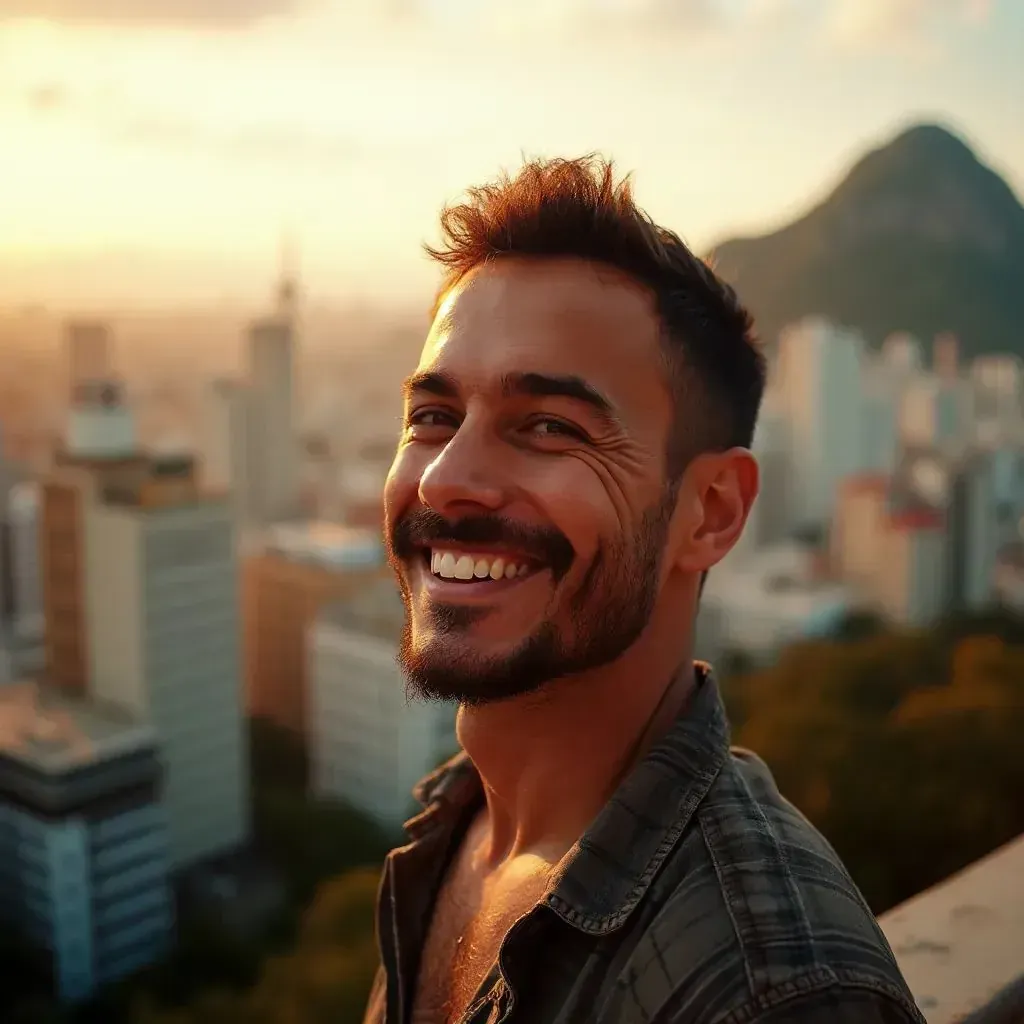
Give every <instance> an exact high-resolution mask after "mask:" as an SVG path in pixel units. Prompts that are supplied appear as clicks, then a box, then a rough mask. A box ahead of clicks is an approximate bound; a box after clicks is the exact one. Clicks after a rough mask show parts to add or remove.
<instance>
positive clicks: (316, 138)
mask: <svg viewBox="0 0 1024 1024" xmlns="http://www.w3.org/2000/svg"><path fill="white" fill-rule="evenodd" d="M112 135H113V136H114V138H115V139H117V140H118V141H120V142H126V143H129V144H130V145H138V146H169V147H172V148H194V149H197V150H200V151H203V152H206V153H210V154H213V155H215V156H223V157H229V158H234V159H240V160H251V161H254V162H257V163H262V162H265V161H271V162H274V161H282V162H284V161H287V162H289V163H291V162H294V163H297V164H301V163H310V162H327V163H337V162H339V161H342V162H344V161H349V160H352V159H355V158H357V157H359V156H360V155H362V147H360V146H359V145H358V144H357V143H356V142H355V141H354V140H353V139H351V138H350V137H348V136H345V135H341V134H332V133H317V132H311V131H307V130H305V129H303V128H299V127H295V126H292V125H288V124H264V125H254V126H252V127H248V128H240V129H235V130H232V131H218V130H215V129H214V128H212V127H209V126H206V125H204V124H201V123H200V122H199V121H195V120H191V119H188V118H184V117H177V116H173V115H166V116H165V115H159V114H147V115H140V116H135V117H130V118H127V119H125V120H124V121H121V122H120V123H118V124H116V125H115V126H113V128H112Z"/></svg>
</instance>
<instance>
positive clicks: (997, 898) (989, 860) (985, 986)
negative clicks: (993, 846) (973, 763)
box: [880, 835, 1024, 1024]
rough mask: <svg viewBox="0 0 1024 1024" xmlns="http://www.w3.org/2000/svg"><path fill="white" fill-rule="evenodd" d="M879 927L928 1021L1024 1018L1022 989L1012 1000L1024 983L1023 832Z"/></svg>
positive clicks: (895, 912)
mask: <svg viewBox="0 0 1024 1024" xmlns="http://www.w3.org/2000/svg"><path fill="white" fill-rule="evenodd" d="M880 924H881V926H882V930H883V931H884V932H885V935H886V938H888V940H889V944H890V945H891V946H892V949H893V952H894V953H895V954H896V959H897V960H898V961H899V965H900V969H901V970H902V971H903V975H904V977H905V978H906V979H907V984H908V985H909V986H910V990H911V991H912V992H913V993H914V998H915V999H916V1000H917V1002H918V1005H919V1006H920V1007H921V1011H922V1012H923V1013H924V1015H925V1017H926V1018H927V1020H928V1024H953V1022H954V1021H961V1020H963V1019H964V1016H965V1015H966V1014H970V1013H978V1017H977V1018H974V1017H972V1018H970V1019H971V1020H972V1021H974V1020H978V1021H989V1020H992V1021H993V1022H994V1021H997V1020H998V1021H1011V1020H1012V1021H1015V1022H1016V1021H1018V1020H1021V1019H1024V1006H1022V1005H1021V1002H1024V991H1016V996H1017V997H1019V998H1020V1002H1017V1001H1016V1000H1012V999H1011V998H1010V995H1011V994H1012V992H1013V990H1014V987H1015V986H1017V987H1019V986H1021V985H1022V984H1024V835H1022V836H1018V838H1017V839H1015V840H1014V841H1013V842H1011V843H1008V844H1007V845H1006V846H1003V847H1001V848H1000V849H998V850H996V851H995V852H994V853H991V854H989V855H988V856H987V857H984V858H982V859H981V860H979V861H975V863H973V864H972V865H970V867H968V868H966V869H965V870H963V871H961V872H960V873H959V874H956V875H953V876H952V877H951V878H948V879H946V880H945V881H944V882H941V883H939V885H936V886H934V887H933V888H931V889H927V890H926V891H925V892H923V893H919V894H918V895H917V896H915V897H913V899H910V900H908V901H907V902H906V903H903V904H901V905H900V906H898V907H896V908H895V909H894V910H891V911H889V913H887V914H883V915H882V918H881V921H880ZM1011 1002H1013V1003H1015V1005H1014V1006H1013V1007H1012V1009H1013V1010H1015V1011H1016V1013H1017V1016H1013V1015H1012V1014H1011V1012H1010V1011H1011V1007H1010V1003H1011ZM997 1006H998V1009H999V1013H998V1014H997V1013H996V1012H995V1010H996V1007H997ZM986 1007H991V1010H990V1012H989V1013H985V1012H984V1010H985V1008H986Z"/></svg>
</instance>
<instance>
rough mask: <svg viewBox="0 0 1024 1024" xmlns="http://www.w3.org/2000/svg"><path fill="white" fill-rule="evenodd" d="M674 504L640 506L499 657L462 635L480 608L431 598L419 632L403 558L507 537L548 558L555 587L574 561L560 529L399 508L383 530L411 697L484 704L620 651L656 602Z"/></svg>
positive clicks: (532, 690) (668, 498) (534, 689)
mask: <svg viewBox="0 0 1024 1024" xmlns="http://www.w3.org/2000/svg"><path fill="white" fill-rule="evenodd" d="M673 505H674V494H666V495H665V498H664V499H663V500H662V501H661V502H659V503H658V504H657V505H655V506H653V507H652V508H650V509H648V510H647V512H646V513H645V514H644V516H643V518H642V520H641V523H640V525H639V527H638V528H637V530H636V531H635V533H634V534H633V536H631V537H624V538H620V539H619V540H618V541H617V542H615V543H613V544H610V545H606V546H603V547H599V548H598V550H597V551H596V553H595V555H594V557H593V559H592V560H591V563H590V565H589V566H588V567H587V571H586V572H585V573H584V575H583V578H582V579H581V581H580V584H579V586H578V588H577V589H576V591H575V592H574V593H572V594H571V595H568V596H567V597H566V599H565V600H564V601H562V602H560V603H558V604H553V605H552V606H551V607H550V608H549V609H548V614H547V615H545V620H544V621H543V622H542V624H541V625H540V626H538V627H537V629H536V630H534V631H533V632H532V633H530V634H529V635H527V636H525V637H523V639H522V640H521V641H520V642H519V643H518V644H516V645H515V646H514V647H513V648H512V649H511V650H510V651H506V652H505V653H503V654H502V655H500V656H494V655H492V656H488V655H484V654H481V653H479V652H477V651H475V650H474V649H473V647H472V645H471V644H470V643H467V642H466V640H465V639H464V636H465V634H466V632H467V631H468V630H469V629H471V628H472V626H473V624H474V623H475V622H477V621H479V619H480V618H481V617H483V616H485V615H487V614H488V611H487V609H480V608H465V607H461V606H453V605H441V604H437V603H431V604H429V605H427V606H426V607H421V608H420V609H419V610H420V613H421V614H422V615H424V616H425V617H427V618H428V621H429V627H430V628H429V634H428V638H427V639H425V640H424V639H420V638H418V637H417V635H416V634H417V630H416V629H414V626H413V614H414V609H413V603H414V598H413V595H412V593H411V592H410V590H409V586H408V583H407V582H406V580H405V575H404V573H403V572H402V571H401V566H402V561H403V560H407V559H409V558H411V557H417V556H419V553H420V551H421V550H422V549H421V545H423V544H430V543H436V542H441V541H448V542H450V543H455V544H459V543H462V544H465V545H466V546H471V545H472V542H473V541H478V542H484V541H486V542H492V543H501V542H508V543H510V544H511V545H512V546H514V547H517V548H518V549H519V550H522V551H524V552H528V553H530V554H532V555H535V556H536V557H538V560H539V561H541V562H542V563H543V564H546V565H547V566H548V567H549V570H550V571H551V573H552V580H553V586H554V588H555V589H556V593H557V588H558V584H559V583H560V582H561V580H562V579H564V577H565V576H566V574H567V573H568V570H569V568H570V567H571V565H572V564H573V561H574V555H573V550H572V546H571V545H570V544H569V542H568V540H567V539H566V538H565V537H564V536H563V535H562V534H561V533H560V532H558V531H554V530H532V529H531V530H527V529H526V528H524V527H522V526H521V525H519V524H515V523H511V522H508V521H505V520H502V519H500V518H496V517H492V516H488V517H477V518H473V519H471V520H466V519H463V520H459V521H458V522H453V523H449V522H448V521H447V520H445V519H444V518H443V517H441V516H439V515H437V513H435V512H433V511H431V510H429V509H425V510H418V511H416V512H413V513H411V514H410V515H408V516H405V517H403V519H402V520H400V521H399V522H397V523H396V524H395V526H394V528H393V530H392V531H391V533H390V536H389V538H388V558H389V561H390V562H391V565H392V568H393V569H394V571H395V575H396V577H397V579H398V585H399V590H400V592H401V595H402V600H403V602H404V604H405V624H404V626H403V628H402V634H401V639H400V642H399V648H398V655H397V660H398V663H399V665H400V667H401V668H402V671H403V673H404V674H405V677H406V682H407V689H408V692H409V694H410V696H415V697H420V698H425V699H428V700H439V701H455V702H458V703H459V704H463V705H479V704H488V703H492V702H495V701H502V700H510V699H512V698H515V697H522V696H525V695H528V694H536V693H538V692H539V691H541V690H542V689H543V688H544V687H545V686H546V685H547V684H548V683H549V682H551V681H552V680H555V679H560V678H563V677H566V676H572V675H577V674H579V673H582V672H586V671H589V670H593V669H596V668H600V667H601V666H603V665H607V664H609V663H611V662H613V661H615V660H616V659H618V658H619V657H620V656H621V655H622V654H624V653H625V652H626V650H628V649H629V648H630V647H631V646H632V645H633V644H634V643H635V642H636V640H637V638H638V637H639V636H640V634H641V633H642V632H643V630H644V628H645V627H646V626H647V623H648V622H649V620H650V617H651V614H652V612H653V610H654V605H655V601H656V599H657V594H658V579H659V573H660V569H661V557H662V552H663V550H664V546H665V540H666V536H667V533H668V523H669V519H670V517H671V513H672V508H673Z"/></svg>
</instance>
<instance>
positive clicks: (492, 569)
mask: <svg viewBox="0 0 1024 1024" xmlns="http://www.w3.org/2000/svg"><path fill="white" fill-rule="evenodd" d="M430 571H431V572H432V573H434V575H436V576H442V577H444V578H445V579H456V580H467V581H469V580H473V579H478V580H485V579H487V578H488V577H490V579H492V580H502V579H506V580H511V579H515V578H516V577H517V576H526V575H527V574H528V573H529V572H530V567H529V566H528V565H525V564H524V565H517V564H516V563H515V562H508V561H506V560H505V559H504V558H501V557H498V558H495V559H494V560H493V561H492V560H491V559H490V558H488V557H486V556H484V555H456V554H455V553H454V552H452V551H432V552H431V553H430Z"/></svg>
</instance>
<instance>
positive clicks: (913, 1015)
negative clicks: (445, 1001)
mask: <svg viewBox="0 0 1024 1024" xmlns="http://www.w3.org/2000/svg"><path fill="white" fill-rule="evenodd" d="M696 674H697V686H696V690H695V692H694V694H693V697H692V699H691V700H690V702H689V704H688V705H687V707H686V709H685V710H684V712H683V713H682V714H681V715H680V717H679V718H678V719H677V721H676V722H675V724H674V726H673V727H672V728H671V730H670V731H669V733H668V734H667V735H666V736H665V737H664V739H662V740H661V741H660V742H659V743H658V744H657V745H656V746H655V747H653V748H652V749H651V751H650V752H649V753H648V754H647V755H646V757H645V758H644V759H643V760H642V761H640V762H639V763H638V764H637V766H636V767H635V768H634V769H633V770H632V771H631V772H630V774H629V775H628V776H627V777H626V779H625V780H624V781H623V783H622V784H621V785H620V787H619V789H618V790H617V791H616V792H615V794H614V795H613V796H612V798H611V800H610V801H609V802H608V804H607V805H606V806H605V808H604V809H603V811H602V812H601V813H600V814H599V815H598V817H597V818H596V820H595V821H594V823H593V825H592V826H591V827H590V829H589V830H588V831H587V832H586V834H585V835H583V836H582V838H581V839H580V840H579V842H578V843H577V844H576V846H575V847H574V848H573V850H572V851H571V852H570V854H569V856H568V858H567V859H566V861H565V863H564V867H563V869H562V871H561V873H560V874H559V875H558V876H557V877H555V878H554V879H553V880H552V882H551V883H550V885H549V887H548V889H547V891H546V892H545V894H544V896H543V897H542V898H541V900H540V901H539V902H538V904H537V905H536V906H535V907H534V908H533V909H532V910H531V911H530V912H529V913H528V914H526V915H525V916H523V917H521V918H520V919H519V920H518V921H517V922H516V923H515V924H514V925H513V926H512V928H511V929H510V931H509V932H508V934H507V935H506V936H505V939H504V941H503V942H502V945H501V949H500V953H499V955H498V958H497V961H496V962H495V964H494V966H493V967H492V969H491V971H490V974H489V975H488V976H487V978H486V979H485V981H484V983H483V984H482V985H481V987H480V989H479V991H478V993H477V996H476V998H475V999H474V1000H473V1001H472V1003H471V1004H470V1006H469V1008H468V1010H467V1011H466V1013H465V1015H464V1016H463V1018H462V1022H463V1024H485V1022H486V1024H498V1022H503V1024H570V1022H572V1024H582V1022H587V1024H590V1022H593V1024H811V1022H815V1024H817V1022H821V1024H826V1022H828V1024H911V1022H913V1024H924V1018H923V1017H922V1015H921V1013H920V1011H919V1010H918V1008H917V1007H916V1005H915V1004H914V1000H913V998H912V997H911V995H910V992H909V991H908V989H907V986H906V983H905V982H904V980H903V977H902V976H901V974H900V971H899V968H898V967H897V965H896V961H895V959H894V958H893V954H892V950H891V949H890V948H889V945H888V943H887V942H886V940H885V937H884V936H883V934H882V932H881V930H880V928H879V927H878V924H877V923H876V921H875V918H874V916H873V915H872V913H871V911H870V910H869V909H868V907H867V905H866V903H865V902H864V898H863V897H862V896H861V894H860V892H859V890H858V889H857V887H856V885H854V883H853V881H852V879H851V878H850V876H849V874H848V873H847V871H846V869H845V868H844V867H843V865H842V863H841V862H840V860H839V857H838V856H837V855H836V853H835V851H834V850H833V849H832V847H831V846H829V844H828V843H827V842H826V841H825V839H824V838H823V837H822V836H821V834H820V833H818V832H817V831H816V830H815V828H814V827H813V826H812V825H811V824H810V822H808V821H807V819H806V818H804V817H803V815H802V814H800V812H799V811H798V810H797V809H796V808H795V807H793V806H792V804H790V803H788V802H787V801H786V800H785V799H784V798H783V797H782V796H781V795H780V794H779V791H778V789H777V788H776V786H775V783H774V780H773V779H772V776H771V774H770V772H769V771H768V769H767V767H766V766H765V764H764V763H763V762H762V761H761V760H759V759H758V758H757V757H756V756H754V755H753V754H751V753H749V752H747V751H743V750H739V749H736V748H733V749H730V747H729V733H728V726H727V723H726V718H725V712H724V709H723V707H722V702H721V698H720V695H719V691H718V686H717V684H716V682H715V679H714V677H713V675H712V674H711V672H710V670H709V669H708V668H707V667H706V666H702V665H698V666H697V667H696ZM415 792H416V796H417V799H418V800H419V801H420V802H421V803H422V804H423V805H424V810H423V812H422V813H421V814H419V815H417V817H415V818H413V819H412V821H410V822H408V823H407V824H406V830H407V832H408V836H409V843H408V844H407V845H406V846H403V847H401V848H400V849H397V850H394V851H392V853H391V854H389V856H388V858H387V861H386V864H385V868H384V876H383V879H382V882H381V889H380V896H379V902H378V913H377V930H378V938H379V942H380V952H381V963H382V966H381V968H380V971H379V972H378V974H377V978H376V980H375V982H374V986H373V990H372V992H371V995H370V1001H369V1005H368V1007H367V1011H366V1016H365V1019H364V1024H409V1018H410V1014H411V1009H412V1002H413V998H414V995H415V985H416V977H417V972H418V968H419V954H420V951H421V950H422V949H423V947H424V944H425V941H426V936H427V930H428V928H429V925H430V918H431V913H432V910H433V905H434V901H435V899H436V896H437V892H438V890H439V888H440V885H441V882H442V880H443V877H444V874H445V871H446V870H447V867H448V865H449V863H450V861H451V858H452V854H453V852H454V851H455V850H456V849H457V848H458V844H459V842H460V841H461V838H462V836H463V835H464V833H465V831H466V829H467V828H468V825H469V822H470V821H472V819H473V817H474V816H475V815H476V814H477V813H478V812H479V810H480V809H481V808H482V806H483V789H482V786H481V781H480V777H479V775H478V774H477V772H476V770H475V768H474V767H473V765H472V763H471V762H470V761H469V759H468V758H467V757H466V756H465V755H464V754H462V755H460V756H458V757H456V758H455V759H454V760H452V761H451V762H449V763H448V764H447V765H445V766H444V767H443V768H441V769H439V770H438V771H437V772H435V773H434V774H432V775H431V776H428V777H427V778H426V779H425V780H424V781H423V782H421V783H420V784H419V785H418V786H417V787H416V791H415ZM438 1024H444V1022H442V1021H439V1022H438Z"/></svg>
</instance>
